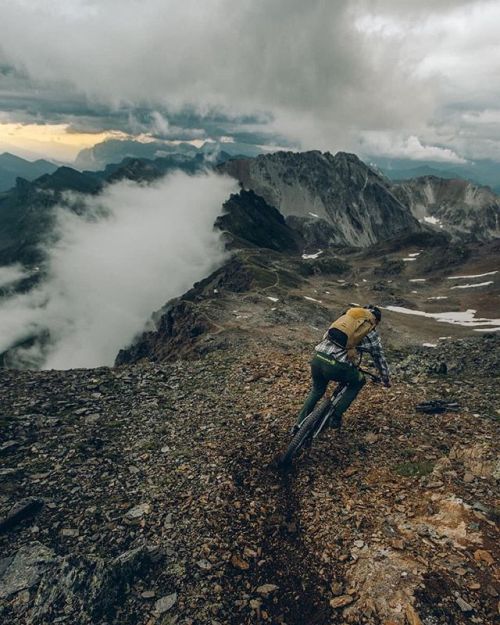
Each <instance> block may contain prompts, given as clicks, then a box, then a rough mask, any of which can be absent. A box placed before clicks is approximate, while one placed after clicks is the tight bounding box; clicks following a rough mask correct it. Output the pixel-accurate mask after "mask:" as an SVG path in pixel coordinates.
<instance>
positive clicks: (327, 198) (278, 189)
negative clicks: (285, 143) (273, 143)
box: [220, 151, 421, 247]
mask: <svg viewBox="0 0 500 625" xmlns="http://www.w3.org/2000/svg"><path fill="white" fill-rule="evenodd" d="M220 170H221V171H224V172H225V173H228V174H230V175H232V176H234V177H235V178H237V179H238V180H239V181H240V182H241V183H242V185H243V187H244V188H245V189H252V190H253V191H255V193H257V194H258V195H261V196H262V197H263V198H264V199H265V200H266V201H267V202H268V203H269V204H271V205H272V206H275V207H276V208H277V209H278V210H279V211H280V212H281V213H282V214H283V215H284V216H285V217H287V218H288V217H294V219H295V221H294V223H295V224H297V223H303V224H304V226H305V228H309V229H310V228H311V225H310V224H312V225H313V227H314V225H315V222H317V221H318V220H322V221H320V223H321V225H322V226H323V223H325V226H326V229H327V232H328V233H329V243H330V245H348V246H355V247H366V246H369V245H370V244H373V243H376V242H377V241H380V240H382V239H388V238H391V237H393V236H396V235H397V234H401V233H403V232H408V231H418V230H420V229H421V226H420V225H419V223H418V221H417V220H416V219H414V218H413V216H412V215H411V214H410V212H409V211H408V209H407V207H406V206H404V205H403V204H402V203H401V202H400V201H399V200H398V199H397V198H396V197H395V195H394V194H393V193H392V190H391V185H390V183H388V181H387V180H386V179H384V178H382V177H381V176H380V175H379V174H377V173H376V172H375V171H373V170H372V169H370V168H369V167H368V166H367V165H365V164H364V163H363V162H362V161H360V160H359V158H358V157H357V156H355V155H354V154H346V153H343V152H339V153H338V154H336V155H335V156H332V155H331V154H329V153H328V152H326V153H321V152H318V151H312V152H302V153H296V152H277V153H275V154H267V155H262V156H258V157H257V158H254V159H241V160H232V161H228V162H226V163H224V164H223V165H221V166H220ZM298 220H300V222H299V221H298Z"/></svg>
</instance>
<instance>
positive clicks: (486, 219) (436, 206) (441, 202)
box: [393, 176, 500, 240]
mask: <svg viewBox="0 0 500 625" xmlns="http://www.w3.org/2000/svg"><path fill="white" fill-rule="evenodd" d="M393 189H394V193H395V195H396V196H397V197H398V198H399V199H400V200H401V201H402V202H403V203H404V204H406V205H407V206H408V207H409V208H410V210H411V212H412V214H413V216H414V217H416V218H417V219H418V220H419V221H422V222H425V223H428V224H430V225H431V226H433V227H435V228H438V229H442V230H446V231H448V232H451V233H452V234H454V235H459V236H461V237H464V236H465V237H467V238H472V239H478V240H490V239H493V238H497V237H499V236H500V198H499V197H498V196H497V195H495V193H493V191H492V190H491V189H490V188H489V187H483V186H479V185H476V184H474V183H472V182H469V181H467V180H461V179H459V178H439V177H437V176H421V177H419V178H412V179H410V180H404V181H402V182H401V183H399V184H395V185H394V186H393Z"/></svg>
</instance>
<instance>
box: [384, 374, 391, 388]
mask: <svg viewBox="0 0 500 625" xmlns="http://www.w3.org/2000/svg"><path fill="white" fill-rule="evenodd" d="M382 384H383V385H384V386H385V388H391V381H390V380H389V378H388V377H386V376H383V377H382Z"/></svg>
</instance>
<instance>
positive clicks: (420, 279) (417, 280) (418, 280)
mask: <svg viewBox="0 0 500 625" xmlns="http://www.w3.org/2000/svg"><path fill="white" fill-rule="evenodd" d="M426 280H427V278H412V279H411V280H408V282H425V281H426Z"/></svg>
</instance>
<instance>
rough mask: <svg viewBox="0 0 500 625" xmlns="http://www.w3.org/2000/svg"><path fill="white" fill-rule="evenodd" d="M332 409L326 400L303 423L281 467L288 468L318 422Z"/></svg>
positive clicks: (285, 454) (288, 448)
mask: <svg viewBox="0 0 500 625" xmlns="http://www.w3.org/2000/svg"><path fill="white" fill-rule="evenodd" d="M329 407H330V398H327V399H324V400H323V401H322V402H321V403H320V404H318V406H316V408H314V410H313V411H312V412H310V413H309V414H308V415H307V417H306V418H305V419H304V421H303V422H302V425H301V426H300V429H299V431H298V432H297V433H296V434H295V436H294V437H293V438H292V440H291V441H290V443H289V445H288V447H287V450H286V451H285V453H284V454H283V457H282V459H281V465H282V466H283V467H284V468H288V467H289V466H290V465H291V463H292V460H293V457H294V456H295V454H296V453H297V452H298V451H299V450H300V449H301V448H302V446H303V444H304V443H305V441H306V440H307V438H308V437H309V436H312V434H313V432H314V429H315V427H316V425H317V423H318V421H319V420H320V419H321V418H322V417H323V415H324V412H325V410H327V409H328V408H329Z"/></svg>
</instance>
